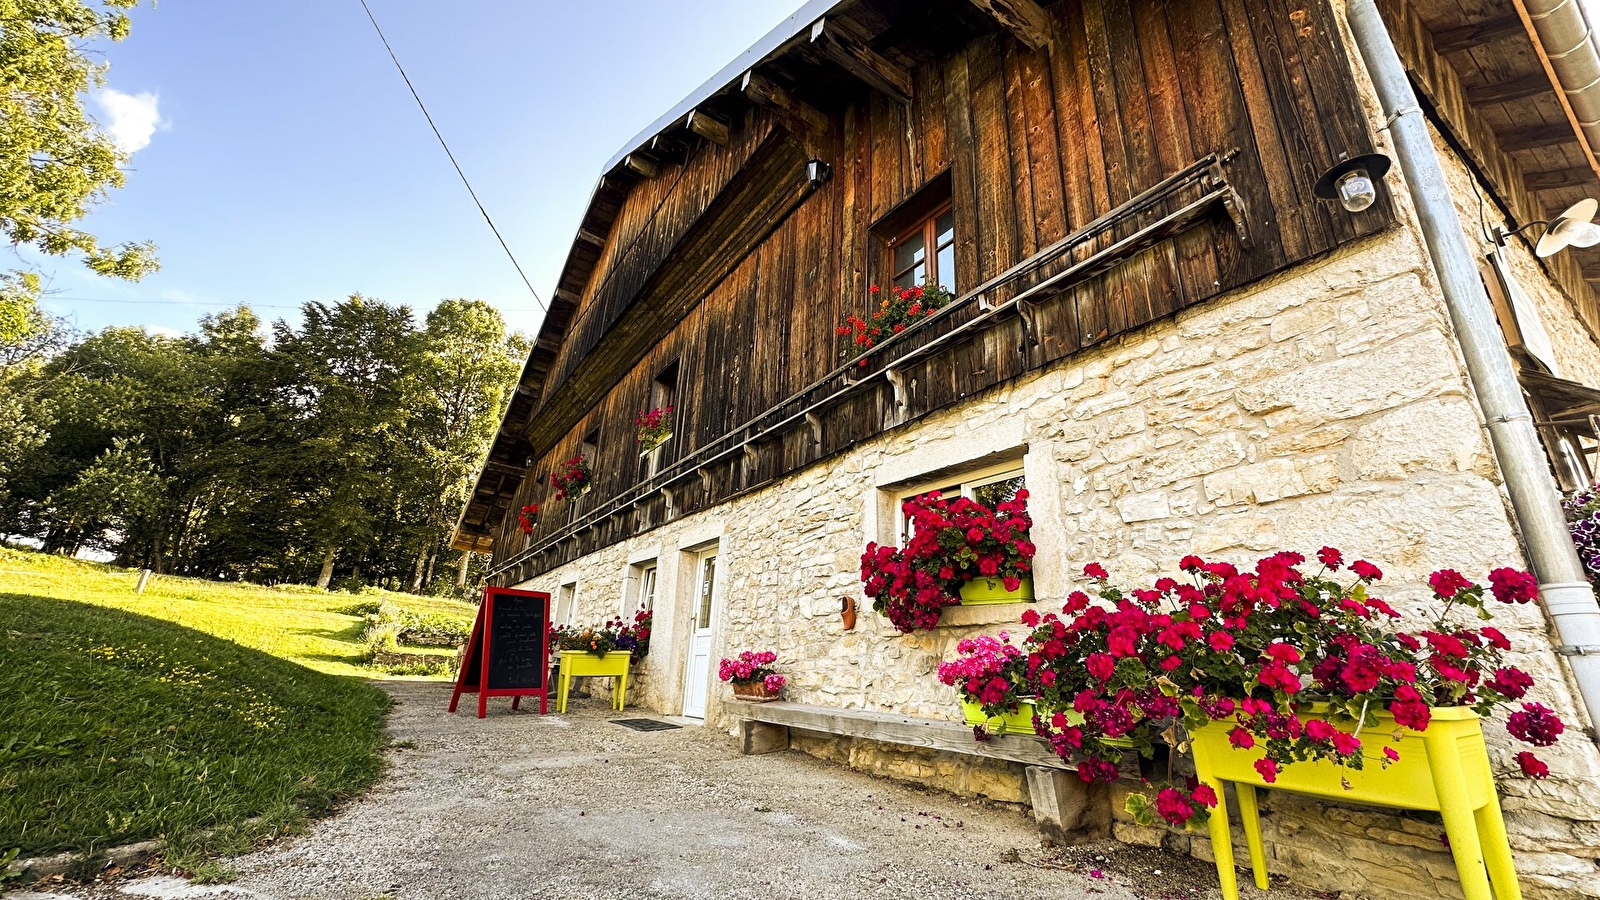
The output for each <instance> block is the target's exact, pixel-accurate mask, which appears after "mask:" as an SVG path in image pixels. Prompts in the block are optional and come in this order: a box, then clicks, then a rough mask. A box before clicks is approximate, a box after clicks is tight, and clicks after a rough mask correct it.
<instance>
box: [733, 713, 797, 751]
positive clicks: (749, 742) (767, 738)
mask: <svg viewBox="0 0 1600 900" xmlns="http://www.w3.org/2000/svg"><path fill="white" fill-rule="evenodd" d="M787 749H789V726H787V725H769V724H767V723H766V722H757V721H754V720H752V719H745V720H743V721H741V722H740V723H739V751H740V752H741V753H743V754H744V755H746V756H753V755H755V754H758V753H776V752H778V751H779V750H787Z"/></svg>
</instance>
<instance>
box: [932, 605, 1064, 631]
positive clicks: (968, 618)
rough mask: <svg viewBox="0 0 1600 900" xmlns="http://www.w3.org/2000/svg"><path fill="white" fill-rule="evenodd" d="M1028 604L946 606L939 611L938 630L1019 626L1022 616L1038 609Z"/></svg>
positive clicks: (1037, 606)
mask: <svg viewBox="0 0 1600 900" xmlns="http://www.w3.org/2000/svg"><path fill="white" fill-rule="evenodd" d="M1038 608H1039V604H1038V603H1036V602H1030V603H984V604H979V605H977V606H947V607H945V608H944V609H942V610H940V611H939V627H940V628H965V627H968V626H972V625H1021V624H1022V614H1023V613H1024V612H1026V611H1027V610H1030V609H1038Z"/></svg>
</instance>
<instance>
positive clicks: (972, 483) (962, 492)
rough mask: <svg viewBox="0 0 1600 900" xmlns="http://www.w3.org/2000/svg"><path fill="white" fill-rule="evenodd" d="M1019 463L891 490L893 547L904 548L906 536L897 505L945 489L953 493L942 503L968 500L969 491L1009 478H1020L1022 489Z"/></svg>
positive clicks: (1022, 470)
mask: <svg viewBox="0 0 1600 900" xmlns="http://www.w3.org/2000/svg"><path fill="white" fill-rule="evenodd" d="M1023 462H1024V461H1023V460H1022V459H1012V460H1008V461H1006V462H1001V463H995V464H994V465H989V466H980V467H976V468H971V469H963V470H960V471H957V472H955V473H953V474H951V475H948V476H946V477H944V478H936V479H933V480H930V481H923V482H921V483H920V484H917V485H916V486H915V487H910V488H904V489H901V490H897V491H895V492H894V540H895V546H897V547H904V546H905V545H906V536H907V535H906V525H907V522H906V514H905V512H904V511H902V510H901V508H900V507H901V504H903V503H905V502H906V501H907V500H910V499H911V498H913V497H920V496H922V495H923V494H926V493H928V492H929V491H940V492H943V491H945V489H947V488H953V489H954V490H955V493H954V494H943V496H944V498H945V499H946V500H951V499H954V498H955V497H957V496H961V497H971V496H972V492H973V491H974V490H976V489H977V488H981V487H984V486H985V485H990V484H994V483H995V482H997V481H1008V480H1010V479H1012V478H1021V479H1023V487H1024V488H1026V487H1027V472H1026V469H1025V467H1024V465H1023Z"/></svg>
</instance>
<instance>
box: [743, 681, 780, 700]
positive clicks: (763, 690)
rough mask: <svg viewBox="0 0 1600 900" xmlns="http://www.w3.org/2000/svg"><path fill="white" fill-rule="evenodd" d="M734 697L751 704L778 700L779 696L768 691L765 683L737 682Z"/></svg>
mask: <svg viewBox="0 0 1600 900" xmlns="http://www.w3.org/2000/svg"><path fill="white" fill-rule="evenodd" d="M732 684H733V696H735V697H737V698H738V699H740V700H749V701H750V702H751V703H766V702H767V701H768V700H776V699H778V695H777V694H776V693H775V692H773V691H769V690H767V685H766V683H765V682H761V681H735V682H732Z"/></svg>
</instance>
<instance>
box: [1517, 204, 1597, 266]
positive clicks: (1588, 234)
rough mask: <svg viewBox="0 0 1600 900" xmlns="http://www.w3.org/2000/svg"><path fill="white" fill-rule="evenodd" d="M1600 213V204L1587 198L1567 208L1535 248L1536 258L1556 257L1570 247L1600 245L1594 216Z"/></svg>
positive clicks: (1546, 230)
mask: <svg viewBox="0 0 1600 900" xmlns="http://www.w3.org/2000/svg"><path fill="white" fill-rule="evenodd" d="M1596 211H1600V202H1597V201H1595V200H1593V199H1591V198H1588V197H1585V198H1584V199H1582V200H1579V201H1578V202H1577V203H1574V204H1572V205H1571V206H1569V207H1567V211H1566V212H1564V213H1562V214H1561V215H1559V216H1556V217H1555V218H1554V219H1552V220H1551V221H1550V227H1548V228H1546V229H1545V230H1544V235H1543V236H1542V237H1540V238H1539V243H1537V244H1535V245H1534V247H1533V253H1534V255H1535V256H1537V257H1539V258H1540V259H1543V258H1545V257H1547V256H1555V255H1556V254H1557V253H1560V252H1561V251H1563V250H1565V249H1567V248H1568V247H1593V246H1594V245H1595V244H1600V227H1596V226H1595V224H1594V214H1595V212H1596Z"/></svg>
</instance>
